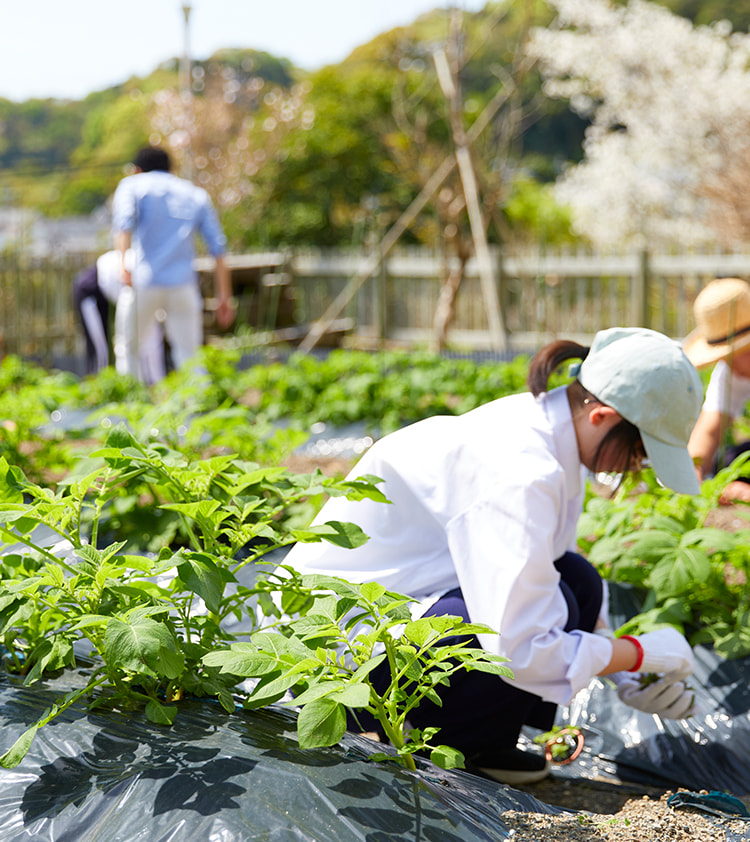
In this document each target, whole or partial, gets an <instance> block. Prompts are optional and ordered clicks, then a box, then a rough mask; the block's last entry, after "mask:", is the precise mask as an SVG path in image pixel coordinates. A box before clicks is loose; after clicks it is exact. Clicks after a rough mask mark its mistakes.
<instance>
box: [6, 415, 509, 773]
mask: <svg viewBox="0 0 750 842" xmlns="http://www.w3.org/2000/svg"><path fill="white" fill-rule="evenodd" d="M378 482H379V480H377V478H375V477H369V476H365V477H361V478H358V479H356V480H349V481H347V480H342V479H335V478H329V477H325V476H323V474H321V473H320V472H316V473H315V474H311V475H293V474H290V473H289V472H288V471H287V470H286V469H284V468H281V467H260V466H258V465H257V464H254V463H249V462H247V461H245V460H242V459H239V458H237V457H235V456H234V455H232V454H222V455H217V456H214V457H210V458H203V459H197V460H192V459H189V458H187V457H185V456H184V455H183V454H181V453H179V452H177V451H174V450H172V449H171V448H169V447H167V446H166V445H165V444H162V443H154V442H151V443H149V444H148V445H146V444H143V443H141V442H139V441H138V440H137V439H136V438H135V437H134V436H133V435H132V433H130V432H129V431H128V430H127V428H126V427H125V426H124V425H122V426H119V427H117V428H115V429H113V430H112V431H111V432H110V434H109V435H108V437H107V440H106V442H105V443H104V447H102V448H100V449H99V450H97V451H95V452H93V453H92V454H91V456H90V457H89V458H88V459H86V460H83V461H82V462H81V463H80V464H79V465H78V467H77V470H76V471H74V472H72V473H71V474H70V475H68V476H67V477H66V478H65V480H63V481H61V482H60V483H59V484H58V487H57V489H55V490H52V489H49V488H45V487H42V486H39V485H37V484H35V483H33V482H31V481H30V480H28V479H27V478H26V477H25V475H24V474H23V472H22V471H21V470H20V469H19V468H17V467H14V466H11V465H9V464H8V462H7V461H6V460H4V459H1V458H0V539H2V540H3V541H4V543H5V545H6V547H5V553H4V554H3V555H2V556H0V578H1V580H2V585H3V593H2V596H0V638H1V639H2V643H3V645H4V649H5V656H4V663H5V666H6V668H7V669H8V670H9V671H10V672H14V673H17V674H19V675H22V676H23V680H24V683H26V684H33V683H34V682H36V681H39V680H41V679H42V678H43V677H44V676H45V675H48V674H50V673H51V672H55V671H59V670H64V669H73V668H77V667H81V666H82V665H84V666H85V667H86V669H85V670H84V671H83V674H84V675H85V685H84V686H83V687H81V688H79V689H76V690H75V691H72V692H70V693H68V694H66V695H65V696H63V697H62V698H60V699H59V700H58V701H57V702H56V703H55V704H54V705H53V706H52V707H51V708H50V709H49V710H47V711H45V713H44V714H43V715H42V716H41V717H40V718H39V720H38V721H36V722H35V723H33V724H32V725H31V727H29V728H28V729H27V730H26V731H25V732H24V733H23V734H22V735H21V736H20V737H19V738H18V739H17V740H16V742H15V743H14V745H13V746H12V747H11V748H10V749H9V750H8V751H7V752H6V753H5V754H4V755H2V757H0V766H4V767H6V768H10V767H13V766H16V765H17V764H18V763H19V762H20V761H21V760H22V759H23V757H24V756H25V754H26V753H27V751H28V749H29V747H30V746H31V744H32V741H33V739H34V736H35V734H36V733H37V732H38V730H39V728H41V727H43V726H44V725H46V724H47V723H49V722H50V721H51V720H53V719H54V718H55V717H56V716H59V715H60V713H62V712H63V711H64V710H66V709H67V708H68V707H69V706H70V705H72V704H73V703H75V702H76V701H78V700H79V699H82V698H88V699H90V704H91V706H101V705H109V706H113V707H116V708H118V709H129V708H131V707H133V706H141V707H143V708H144V709H145V713H146V716H147V717H148V718H149V719H150V720H151V721H152V722H154V723H156V724H159V725H165V726H168V725H170V724H171V723H172V722H173V721H174V719H175V717H176V716H177V713H178V708H179V701H180V699H182V698H184V697H186V696H191V697H198V698H200V697H215V698H217V699H218V701H219V703H220V704H221V705H222V706H223V707H224V708H225V709H226V710H227V711H229V712H231V711H234V710H235V708H236V706H237V705H238V704H243V705H245V706H246V707H248V708H254V707H259V706H262V705H267V704H272V703H275V702H278V701H280V700H281V699H282V698H283V696H284V695H285V694H286V693H287V691H291V692H293V693H294V699H293V704H294V705H295V706H297V707H298V708H299V720H298V722H299V725H298V739H299V742H300V745H301V746H302V747H313V746H320V745H332V744H333V743H335V742H337V741H338V740H339V739H340V738H341V736H342V734H343V731H344V729H345V727H346V713H345V711H346V709H350V710H352V711H356V710H358V709H365V710H368V711H369V712H370V713H372V714H373V716H375V717H376V719H378V721H379V722H380V723H381V725H382V726H383V729H384V731H385V733H386V734H387V735H388V737H389V739H390V740H391V742H392V743H393V745H394V747H395V748H396V753H397V757H399V758H401V760H402V761H403V763H404V764H405V765H406V766H408V767H409V768H414V767H415V764H414V758H413V753H414V752H417V751H428V750H429V751H430V752H431V756H432V758H433V760H434V761H435V762H437V763H439V764H440V765H443V766H446V767H450V766H454V765H461V763H462V758H461V757H460V754H459V753H458V752H455V751H453V750H451V749H450V748H448V747H445V746H435V745H433V742H432V741H433V738H434V736H435V729H425V730H424V731H417V730H415V729H409V728H408V725H407V717H408V713H409V711H410V710H412V709H413V707H414V706H415V705H416V704H418V703H419V701H420V700H421V699H423V698H429V699H431V700H432V701H435V702H437V703H439V696H438V693H437V688H438V687H439V686H440V685H441V684H446V683H447V682H448V681H449V679H450V676H451V675H452V674H453V673H454V672H455V671H456V670H457V669H480V670H484V671H489V672H494V673H496V674H498V675H506V676H509V675H510V671H509V670H508V669H507V667H505V666H503V664H502V660H503V659H501V658H498V657H497V656H492V655H490V654H489V653H487V652H485V651H484V650H482V649H479V648H477V647H476V646H471V645H470V643H469V639H468V637H467V636H471V635H474V634H477V633H483V632H489V629H487V628H485V627H483V626H475V625H470V624H465V623H463V622H462V621H461V620H460V618H455V617H438V618H429V619H427V618H425V619H422V620H416V621H411V619H410V616H409V611H408V602H409V598H408V597H406V596H402V595H398V594H393V593H388V592H386V590H385V588H383V587H382V586H380V585H378V584H376V583H368V584H364V585H355V584H351V583H348V582H345V581H343V580H338V579H334V578H331V577H309V576H299V575H298V574H296V573H295V572H294V571H293V570H291V569H285V572H284V574H283V575H279V573H278V572H276V573H275V572H269V573H265V574H264V573H257V572H256V564H257V563H258V562H260V561H261V560H262V559H263V557H264V556H266V555H267V554H268V553H269V552H270V551H272V550H275V549H279V548H281V547H284V546H288V545H289V544H291V543H293V542H295V541H320V540H326V541H329V542H331V543H333V544H336V545H338V546H343V547H349V548H353V547H356V546H359V545H361V544H362V543H363V542H364V541H365V540H366V536H365V535H364V534H363V533H362V531H361V529H359V527H357V526H355V525H353V524H347V523H340V522H329V523H326V524H321V525H319V526H314V527H313V526H306V527H304V528H297V526H296V525H295V521H294V519H288V518H286V517H285V512H286V511H287V510H288V509H289V508H290V507H293V506H294V505H295V504H296V503H298V502H299V501H300V500H302V499H305V498H308V497H310V496H318V495H324V494H325V495H346V496H347V497H349V498H350V499H355V500H356V499H364V498H369V499H372V500H376V501H379V502H382V503H383V504H387V500H386V498H385V497H384V496H383V494H382V492H381V491H380V490H379V489H378V488H377V483H378ZM146 489H148V493H149V495H150V498H149V499H150V501H151V503H150V505H151V507H152V508H153V509H156V510H159V511H161V512H163V513H166V514H167V515H169V516H170V517H173V518H174V519H175V521H170V523H174V522H176V523H177V524H178V526H177V527H175V528H174V529H172V530H171V531H170V538H171V540H170V541H168V542H165V543H164V545H162V546H161V548H160V549H159V551H158V552H156V553H152V554H148V555H144V554H138V553H135V552H132V551H130V550H129V547H128V544H127V542H126V541H123V540H118V539H117V528H116V526H113V522H116V521H119V520H122V519H123V518H126V517H127V510H125V511H124V512H123V510H121V509H118V507H117V504H118V503H120V502H122V501H123V500H130V499H131V498H132V497H133V496H134V490H135V491H136V492H137V494H139V495H142V494H145V493H146V491H145V490H146ZM103 536H105V537H104V538H103ZM251 565H252V567H250V566H251ZM250 569H252V570H253V571H254V576H251V577H250V579H251V581H248V577H247V576H246V575H243V571H244V572H245V573H247V571H248V570H250ZM282 569H283V568H282ZM262 616H263V617H265V618H266V621H265V625H264V626H263V627H262V628H260V629H258V628H257V625H258V623H257V620H258V618H259V617H262ZM239 620H244V621H245V626H242V628H247V629H250V630H249V631H243V632H241V633H239V632H238V633H235V632H233V631H232V630H231V629H232V627H233V625H234V627H235V628H236V627H237V623H236V621H239ZM352 624H359V626H361V630H359V631H358V633H357V634H356V636H355V637H354V638H353V640H351V641H350V640H349V635H348V632H349V631H350V630H351V628H352ZM244 638H247V639H244ZM383 660H387V661H388V664H389V668H390V672H391V682H390V685H389V687H388V688H387V689H386V690H385V691H384V692H381V693H379V692H377V691H376V690H375V689H374V688H373V687H372V686H371V685H370V683H369V681H368V676H369V674H370V672H371V671H372V670H373V669H374V668H375V666H377V665H378V664H379V663H380V662H381V661H383ZM246 678H251V679H255V684H254V686H253V688H252V689H251V690H247V689H243V688H244V685H243V687H240V684H241V683H242V682H243V681H244V680H245V679H246ZM382 756H385V755H382Z"/></svg>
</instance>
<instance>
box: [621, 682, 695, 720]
mask: <svg viewBox="0 0 750 842" xmlns="http://www.w3.org/2000/svg"><path fill="white" fill-rule="evenodd" d="M607 677H608V678H611V679H612V680H613V681H614V683H615V685H616V686H617V695H618V696H619V697H620V701H622V702H624V703H625V704H626V705H628V706H629V707H631V708H635V709H636V710H642V711H644V712H645V713H655V714H658V715H659V716H661V717H662V718H663V719H687V717H688V716H692V715H693V713H694V712H695V692H694V691H693V690H691V689H690V688H689V687H688V686H687V685H686V684H685V682H684V681H675V680H674V678H671V677H670V676H659V677H656V676H653V675H649V676H648V677H646V676H642V675H639V674H638V673H633V672H616V673H613V674H612V675H610V676H607ZM652 678H653V680H649V679H652Z"/></svg>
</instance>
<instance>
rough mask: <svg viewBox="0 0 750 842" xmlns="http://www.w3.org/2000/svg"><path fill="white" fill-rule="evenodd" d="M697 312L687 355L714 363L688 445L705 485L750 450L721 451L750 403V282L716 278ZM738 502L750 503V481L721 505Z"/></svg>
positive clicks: (735, 485)
mask: <svg viewBox="0 0 750 842" xmlns="http://www.w3.org/2000/svg"><path fill="white" fill-rule="evenodd" d="M693 310H694V313H695V323H696V327H695V330H694V331H693V332H692V333H691V334H690V335H689V336H688V337H687V338H686V339H685V341H684V343H683V347H684V350H685V354H686V355H687V357H688V359H689V360H690V361H691V362H692V363H693V365H694V366H695V367H696V368H705V367H707V366H710V365H715V368H714V370H713V371H712V372H711V378H710V380H709V383H708V388H707V389H706V397H705V400H704V403H703V407H702V409H701V413H700V415H699V417H698V421H697V423H696V425H695V428H694V430H693V433H692V435H691V437H690V441H689V443H688V452H689V453H690V455H691V456H692V457H693V461H694V462H695V466H696V473H697V475H698V479H699V480H701V481H702V480H703V479H705V478H706V477H710V476H712V475H713V474H714V473H715V472H716V471H717V470H718V469H719V468H722V467H725V466H726V465H730V464H731V463H732V462H733V461H734V460H735V459H736V458H737V457H738V456H739V455H740V454H742V453H745V452H746V451H748V450H750V442H741V443H739V444H733V445H728V446H726V447H722V445H724V444H725V442H726V441H727V437H728V436H729V435H730V434H731V428H732V423H733V422H734V420H735V419H736V418H737V417H738V416H739V415H741V414H742V413H743V411H744V409H745V407H746V405H747V403H748V401H750V284H748V283H747V281H743V280H741V279H740V278H717V279H715V280H713V281H711V282H710V283H709V284H707V285H706V286H705V287H704V289H703V290H701V292H700V293H699V294H698V296H697V297H696V299H695V304H694V305H693ZM720 451H721V452H720ZM734 500H744V501H747V502H750V477H748V478H747V479H740V480H737V481H735V482H731V483H729V484H728V485H727V486H726V488H725V489H724V491H723V493H722V497H721V501H722V502H724V503H729V502H732V501H734Z"/></svg>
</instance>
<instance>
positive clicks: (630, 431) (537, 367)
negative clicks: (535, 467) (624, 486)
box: [526, 339, 644, 494]
mask: <svg viewBox="0 0 750 842" xmlns="http://www.w3.org/2000/svg"><path fill="white" fill-rule="evenodd" d="M588 353H589V349H588V348H586V347H585V346H583V345H579V344H578V343H577V342H573V341H572V340H570V339H558V340H557V341H555V342H550V343H549V345H545V346H544V347H543V348H542V349H541V350H540V351H538V352H537V353H536V354H535V355H534V357H533V359H532V360H531V364H530V365H529V374H528V377H527V379H526V382H527V384H528V387H529V391H530V392H531V394H532V395H534V397H537V396H539V395H540V394H542V393H543V392H546V391H547V384H548V383H549V379H550V377H551V376H552V375H553V374H554V372H555V371H557V369H558V368H560V366H561V365H562V364H563V363H564V362H566V361H567V360H585V359H586V357H587V356H588ZM568 399H569V401H570V408H571V410H572V411H573V413H574V414H575V413H576V412H578V411H579V410H580V409H583V408H585V406H586V404H588V403H590V402H591V401H596V402H597V403H601V401H600V400H599V398H598V397H597V396H596V395H592V394H591V392H589V391H588V390H587V389H586V388H585V387H584V386H583V384H582V383H581V382H580V380H578V379H577V378H576V379H575V380H573V382H572V383H570V385H569V386H568ZM613 454H614V461H615V462H616V463H619V466H620V467H619V470H618V473H620V475H621V476H620V481H622V474H624V473H625V472H626V471H627V470H628V469H629V466H630V465H632V464H634V463H636V462H640V461H641V460H642V459H643V456H644V448H643V441H642V439H641V433H640V431H639V430H638V428H637V427H636V426H635V425H634V424H631V423H630V421H626V420H625V419H624V418H623V419H622V420H621V421H620V422H619V423H618V424H616V425H615V426H614V427H612V428H611V429H610V430H609V431H608V432H607V433H606V435H605V436H604V437H603V438H602V440H601V441H600V442H599V445H598V446H597V449H596V453H595V454H594V459H593V466H592V468H593V470H594V472H595V473H596V472H597V471H599V470H600V469H601V468H600V466H602V465H605V464H606V465H611V464H612V463H613V458H612V457H613ZM607 470H610V471H611V470H612V469H611V468H607ZM618 484H619V483H618ZM616 490H617V485H615V486H614V487H613V489H612V493H613V494H614V492H615V491H616Z"/></svg>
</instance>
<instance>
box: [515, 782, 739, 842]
mask: <svg viewBox="0 0 750 842" xmlns="http://www.w3.org/2000/svg"><path fill="white" fill-rule="evenodd" d="M517 789H520V790H523V791H524V792H527V793H529V794H530V795H533V796H534V797H535V798H536V799H538V800H539V801H542V802H544V803H545V804H551V805H554V806H556V807H564V808H566V809H568V810H574V811H577V814H574V815H573V814H571V815H560V816H552V815H546V814H541V813H519V812H514V811H508V812H506V813H504V814H503V819H504V820H505V822H506V823H507V824H508V826H509V827H511V828H512V830H513V834H512V835H511V837H510V839H511V841H512V842H594V840H608V842H724V840H725V839H726V838H727V831H731V836H730V838H731V839H733V840H736V842H740V840H745V842H750V822H748V821H742V820H739V819H735V820H728V821H725V820H723V819H722V820H719V819H718V818H715V817H711V816H708V815H707V814H705V813H703V812H701V811H699V810H696V809H687V808H677V809H675V808H673V807H670V806H669V805H668V804H667V799H668V798H669V796H670V795H671V794H672V790H669V791H666V792H665V791H663V790H660V789H655V788H652V787H645V786H639V785H635V784H632V785H631V784H627V783H623V784H619V785H618V784H611V783H599V782H597V781H589V780H583V779H576V778H562V777H555V774H554V771H553V773H552V774H551V775H550V776H549V777H548V778H546V779H545V780H543V781H539V782H538V783H535V784H529V785H528V786H524V787H517ZM677 791H678V792H679V791H685V790H677ZM740 800H741V801H743V803H744V804H745V806H746V807H748V808H750V798H741V799H740Z"/></svg>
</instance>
